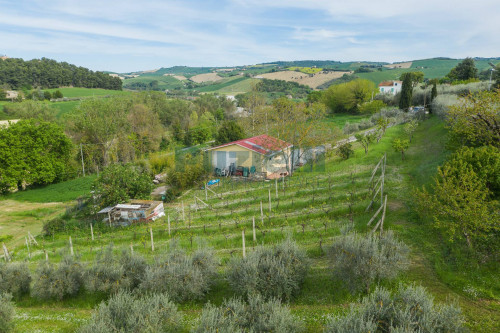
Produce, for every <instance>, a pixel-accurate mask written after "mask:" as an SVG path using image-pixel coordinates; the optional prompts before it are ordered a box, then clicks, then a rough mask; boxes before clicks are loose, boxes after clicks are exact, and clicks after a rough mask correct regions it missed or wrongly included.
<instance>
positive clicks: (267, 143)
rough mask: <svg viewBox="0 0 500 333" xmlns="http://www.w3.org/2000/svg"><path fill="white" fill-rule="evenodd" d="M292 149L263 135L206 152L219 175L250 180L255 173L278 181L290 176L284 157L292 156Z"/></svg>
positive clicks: (290, 146)
mask: <svg viewBox="0 0 500 333" xmlns="http://www.w3.org/2000/svg"><path fill="white" fill-rule="evenodd" d="M292 148H293V145H291V144H289V143H287V142H285V141H283V140H279V139H276V138H274V137H271V136H268V135H265V134H263V135H259V136H255V137H252V138H247V139H242V140H238V141H233V142H229V143H226V144H223V145H220V146H216V147H213V148H209V149H207V150H206V152H208V158H209V161H210V165H211V166H212V167H213V168H214V170H215V173H216V174H217V175H219V176H221V175H222V176H224V175H240V176H245V177H248V176H250V175H252V176H253V175H255V174H256V175H259V176H262V177H265V178H275V177H280V176H281V175H283V174H286V173H287V168H286V166H287V161H286V159H285V157H284V155H286V156H290V155H291V154H290V149H292ZM283 150H285V154H283V153H282V152H283ZM289 165H290V164H289Z"/></svg>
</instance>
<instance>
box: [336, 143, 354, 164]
mask: <svg viewBox="0 0 500 333" xmlns="http://www.w3.org/2000/svg"><path fill="white" fill-rule="evenodd" d="M336 154H337V155H338V156H340V158H342V159H343V160H347V159H349V157H351V156H352V155H353V154H354V150H353V149H352V144H351V143H349V142H345V143H342V144H341V145H340V146H339V147H338V149H337V151H336Z"/></svg>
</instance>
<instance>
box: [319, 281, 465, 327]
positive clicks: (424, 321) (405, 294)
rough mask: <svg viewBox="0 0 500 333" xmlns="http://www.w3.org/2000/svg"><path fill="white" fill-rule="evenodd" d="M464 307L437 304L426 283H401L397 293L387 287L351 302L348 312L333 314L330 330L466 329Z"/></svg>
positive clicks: (329, 324) (328, 325) (329, 325)
mask: <svg viewBox="0 0 500 333" xmlns="http://www.w3.org/2000/svg"><path fill="white" fill-rule="evenodd" d="M463 323H464V319H463V317H462V315H461V311H460V308H458V307H457V306H456V305H454V304H448V305H444V306H437V305H434V301H433V298H432V296H430V295H429V294H428V293H427V292H426V291H425V289H424V288H423V287H416V286H408V287H403V286H402V285H400V286H399V289H398V290H397V292H396V293H395V294H391V293H390V292H389V291H387V290H386V289H384V288H377V289H375V291H374V292H373V293H372V294H371V295H369V296H367V297H365V298H363V300H362V301H361V304H360V306H359V307H355V306H352V305H351V310H350V311H349V313H348V314H347V315H345V316H333V317H331V318H330V321H329V323H328V324H327V327H326V329H325V332H326V333H344V332H345V333H357V332H359V333H361V332H393V333H395V332H429V333H431V332H448V333H458V332H465V329H464V327H463Z"/></svg>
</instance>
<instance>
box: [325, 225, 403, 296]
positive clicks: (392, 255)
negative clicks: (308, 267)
mask: <svg viewBox="0 0 500 333" xmlns="http://www.w3.org/2000/svg"><path fill="white" fill-rule="evenodd" d="M408 252H409V250H408V247H407V246H406V245H405V244H404V243H403V242H399V241H398V240H397V239H396V238H395V237H394V235H393V233H392V232H391V231H387V232H386V233H385V234H384V235H383V236H381V237H380V238H379V237H378V236H376V235H372V234H370V235H367V236H361V235H358V234H355V233H353V234H350V235H346V236H340V237H338V238H337V239H336V240H335V242H334V244H333V246H332V247H331V249H330V251H329V255H330V258H331V260H332V263H333V273H334V277H338V278H340V279H341V280H342V281H343V282H344V283H345V284H346V285H347V286H348V287H349V289H351V291H352V292H356V291H359V290H362V289H364V290H365V291H366V292H369V291H370V287H371V284H372V283H373V282H374V281H376V280H381V279H394V278H395V277H396V276H397V275H398V273H399V272H400V271H401V270H404V269H406V268H407V266H408Z"/></svg>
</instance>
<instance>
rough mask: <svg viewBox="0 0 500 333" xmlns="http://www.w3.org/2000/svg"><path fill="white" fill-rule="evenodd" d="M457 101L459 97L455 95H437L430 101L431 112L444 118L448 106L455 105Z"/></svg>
mask: <svg viewBox="0 0 500 333" xmlns="http://www.w3.org/2000/svg"><path fill="white" fill-rule="evenodd" d="M458 102H459V99H458V97H457V96H456V95H437V96H436V98H434V99H433V100H432V103H431V109H432V113H433V114H435V115H437V116H439V117H440V118H445V117H446V115H447V114H448V108H449V107H450V106H452V105H457V104H458Z"/></svg>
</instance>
